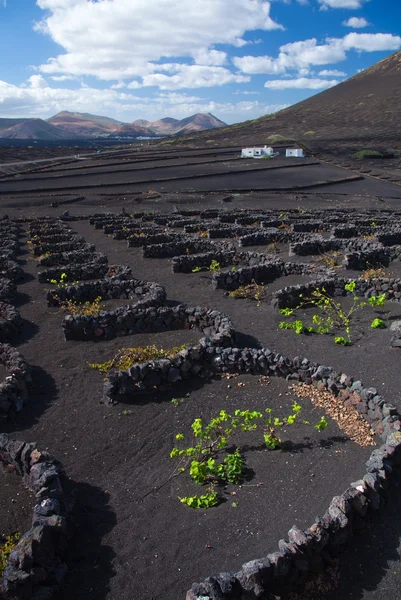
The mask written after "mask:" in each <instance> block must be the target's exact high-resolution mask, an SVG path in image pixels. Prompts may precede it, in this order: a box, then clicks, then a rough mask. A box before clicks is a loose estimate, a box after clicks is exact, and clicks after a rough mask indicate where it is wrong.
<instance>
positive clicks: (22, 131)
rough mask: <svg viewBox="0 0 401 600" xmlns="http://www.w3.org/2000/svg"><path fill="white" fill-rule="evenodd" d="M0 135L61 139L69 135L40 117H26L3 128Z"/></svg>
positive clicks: (15, 137) (23, 138) (19, 138)
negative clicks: (11, 125) (15, 123)
mask: <svg viewBox="0 0 401 600" xmlns="http://www.w3.org/2000/svg"><path fill="white" fill-rule="evenodd" d="M0 137H1V138H7V139H11V140H62V139H66V138H67V137H71V136H69V135H66V133H65V132H64V131H63V130H62V129H60V128H59V127H55V126H54V125H51V124H50V123H47V122H46V121H43V120H42V119H26V120H21V122H20V123H18V124H17V125H14V126H13V127H9V128H8V129H5V130H3V131H2V132H1V133H0Z"/></svg>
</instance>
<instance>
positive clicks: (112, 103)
mask: <svg viewBox="0 0 401 600" xmlns="http://www.w3.org/2000/svg"><path fill="white" fill-rule="evenodd" d="M34 81H36V82H38V81H39V80H34ZM287 106H288V104H273V105H268V104H265V103H263V102H259V101H241V102H235V103H234V102H220V103H219V102H215V101H213V100H205V99H203V98H199V97H198V96H190V95H187V94H178V93H176V92H162V93H159V94H158V95H157V96H150V97H139V96H134V95H133V94H131V93H126V92H119V91H117V90H113V89H97V88H93V87H80V88H78V89H75V90H72V89H64V88H52V87H50V86H49V85H47V86H46V87H43V86H42V87H41V86H36V87H32V85H29V86H27V85H21V86H15V85H11V84H9V83H7V82H5V81H0V111H1V114H2V116H4V117H40V118H48V117H50V116H52V115H54V114H56V113H58V112H59V111H61V110H70V111H77V112H90V113H97V114H103V115H108V116H111V117H114V118H116V119H119V120H121V121H124V122H132V121H134V120H136V119H140V118H143V119H147V120H148V121H155V120H156V119H160V118H161V117H166V116H170V117H175V118H177V119H182V118H184V117H188V116H189V115H191V114H194V113H197V112H212V113H213V114H215V115H216V116H217V117H219V118H221V119H222V120H223V121H226V122H230V123H233V122H238V121H244V120H247V119H255V118H256V117H260V116H262V115H264V114H267V113H272V112H275V111H278V110H281V109H283V108H287Z"/></svg>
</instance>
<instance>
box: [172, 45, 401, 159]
mask: <svg viewBox="0 0 401 600" xmlns="http://www.w3.org/2000/svg"><path fill="white" fill-rule="evenodd" d="M400 76H401V51H397V52H395V53H394V54H392V55H390V56H387V57H386V58H384V59H382V60H381V61H379V62H377V63H376V64H374V65H372V66H371V67H369V68H368V69H365V70H364V71H361V72H360V73H357V74H356V75H354V76H353V77H350V78H349V79H347V80H345V81H343V82H341V83H339V84H338V85H336V86H334V87H331V88H329V89H327V90H324V91H323V92H320V93H318V94H315V95H314V96H310V97H309V98H307V99H306V100H303V101H302V102H298V103H297V104H294V105H292V106H290V107H288V108H285V109H283V110H281V111H279V112H277V113H274V114H271V115H265V116H262V117H259V118H258V119H254V120H253V121H245V122H243V123H237V124H234V125H229V126H227V127H221V128H219V129H217V130H213V131H209V132H208V133H207V134H204V133H202V132H200V133H196V134H194V136H193V138H192V140H191V144H192V145H199V144H204V143H205V140H206V139H207V142H208V143H209V144H211V143H213V142H214V143H215V144H219V145H221V144H229V145H249V144H251V145H252V144H255V143H259V144H260V143H269V137H270V136H277V135H279V136H282V137H283V138H285V139H296V140H297V141H298V142H299V143H302V144H303V145H304V146H305V147H307V148H309V149H311V150H312V151H319V152H324V151H325V150H326V149H327V148H331V151H333V152H334V153H337V152H341V153H344V152H346V153H348V152H349V153H351V152H353V151H355V150H357V149H363V148H370V147H373V148H379V149H397V148H398V149H400V150H401V85H400ZM183 141H185V140H183Z"/></svg>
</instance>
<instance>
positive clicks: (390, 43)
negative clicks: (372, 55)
mask: <svg viewBox="0 0 401 600" xmlns="http://www.w3.org/2000/svg"><path fill="white" fill-rule="evenodd" d="M342 43H343V45H344V48H345V50H358V51H363V52H375V51H379V50H398V49H399V48H401V37H400V36H399V35H392V34H391V33H349V34H348V35H346V36H345V37H344V38H343V40H342Z"/></svg>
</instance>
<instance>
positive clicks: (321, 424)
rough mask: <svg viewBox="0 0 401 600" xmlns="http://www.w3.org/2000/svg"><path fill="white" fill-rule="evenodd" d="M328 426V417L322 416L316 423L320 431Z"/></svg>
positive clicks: (316, 427)
mask: <svg viewBox="0 0 401 600" xmlns="http://www.w3.org/2000/svg"><path fill="white" fill-rule="evenodd" d="M328 426H329V422H328V421H327V419H326V417H320V421H318V422H317V423H316V425H315V429H317V430H318V431H324V430H325V429H326V427H328Z"/></svg>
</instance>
